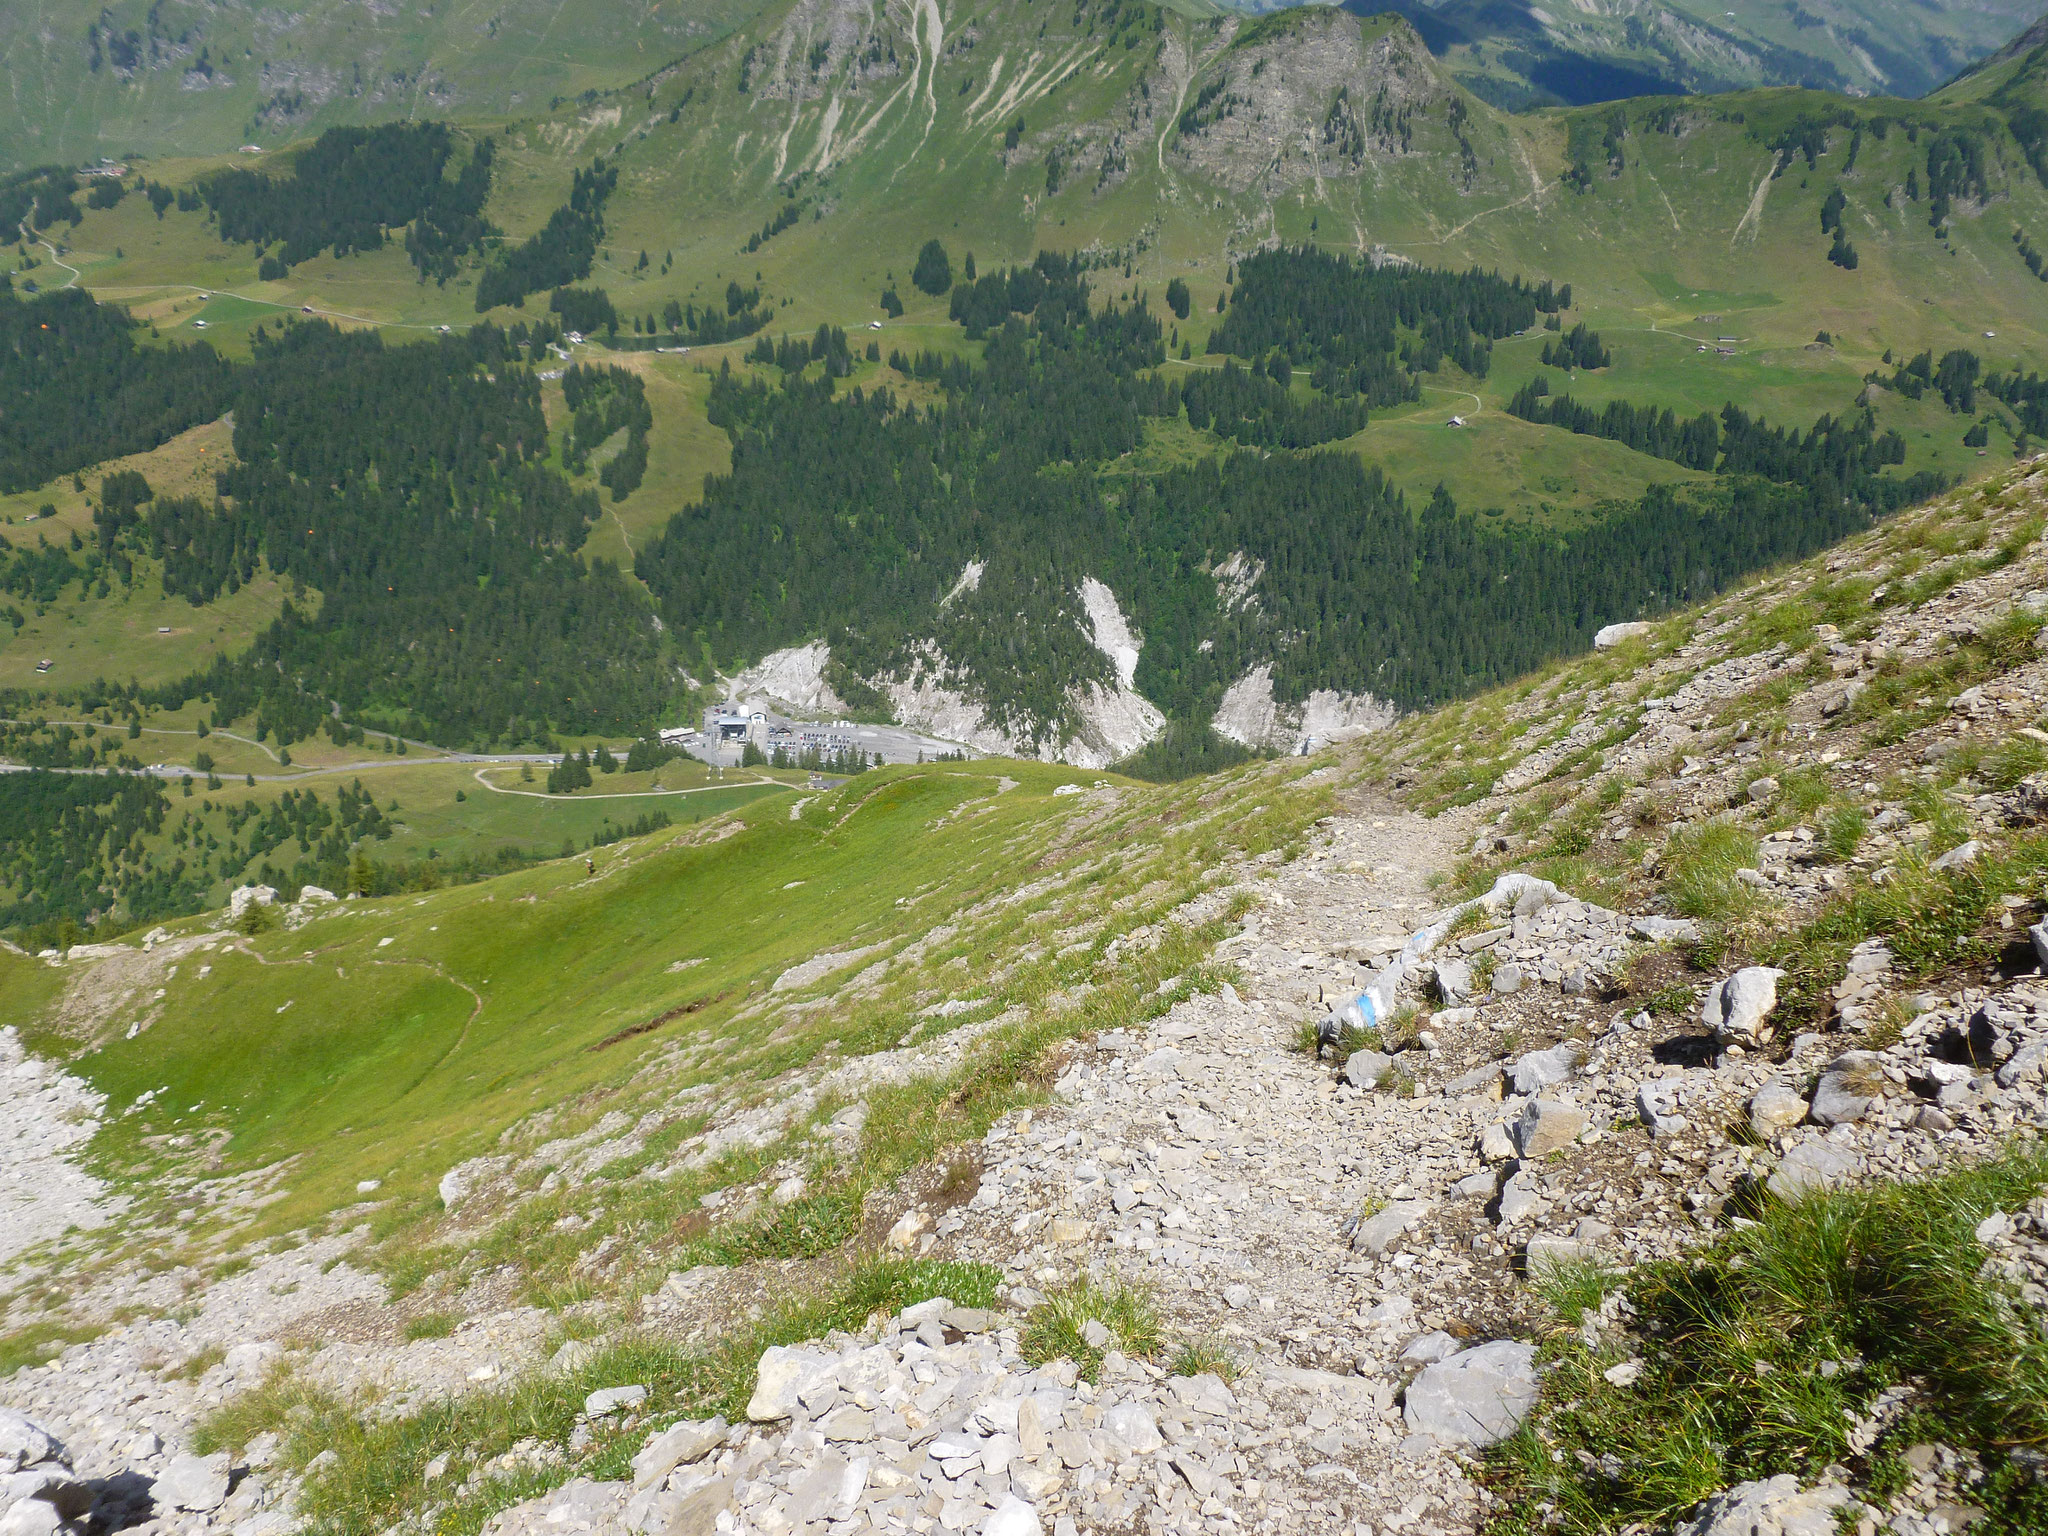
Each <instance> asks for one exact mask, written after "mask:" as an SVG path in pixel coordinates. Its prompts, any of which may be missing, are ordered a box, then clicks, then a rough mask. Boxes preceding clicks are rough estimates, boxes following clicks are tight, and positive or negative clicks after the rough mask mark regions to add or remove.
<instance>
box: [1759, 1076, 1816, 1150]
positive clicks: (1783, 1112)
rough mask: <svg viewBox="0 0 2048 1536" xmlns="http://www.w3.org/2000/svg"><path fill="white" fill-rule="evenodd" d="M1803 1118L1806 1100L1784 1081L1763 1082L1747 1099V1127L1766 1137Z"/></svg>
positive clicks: (1789, 1126) (1788, 1128)
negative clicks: (1748, 1099) (1754, 1095)
mask: <svg viewBox="0 0 2048 1536" xmlns="http://www.w3.org/2000/svg"><path fill="white" fill-rule="evenodd" d="M1805 1118H1806V1100H1805V1099H1803V1098H1801V1097H1800V1096H1799V1094H1798V1093H1797V1092H1795V1091H1794V1090H1793V1089H1792V1088H1790V1087H1789V1086H1787V1085H1786V1084H1784V1083H1777V1082H1772V1083H1765V1084H1764V1085H1763V1087H1761V1088H1759V1089H1758V1090H1757V1092H1756V1097H1754V1098H1753V1099H1751V1100H1750V1101H1749V1128H1750V1129H1751V1130H1752V1131H1755V1132H1756V1133H1757V1135H1759V1136H1762V1137H1765V1138H1766V1139H1768V1138H1769V1137H1772V1136H1775V1135H1777V1134H1778V1132H1780V1131H1787V1130H1790V1129H1791V1128H1792V1127H1793V1126H1795V1125H1797V1124H1798V1123H1799V1122H1800V1121H1802V1120H1804V1119H1805Z"/></svg>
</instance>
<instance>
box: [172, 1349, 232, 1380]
mask: <svg viewBox="0 0 2048 1536" xmlns="http://www.w3.org/2000/svg"><path fill="white" fill-rule="evenodd" d="M227 1357H228V1352H227V1351H226V1350H225V1349H223V1348H221V1346H220V1345H218V1344H209V1345H207V1346H206V1347H205V1348H204V1349H196V1350H194V1351H193V1352H192V1353H191V1354H189V1355H187V1356H186V1357H185V1358H184V1359H183V1360H180V1361H179V1362H178V1363H177V1364H176V1365H174V1366H171V1367H169V1368H168V1369H166V1370H163V1371H159V1372H158V1373H157V1374H158V1375H160V1376H162V1377H164V1378H165V1379H166V1380H169V1381H197V1380H198V1379H199V1378H200V1377H202V1376H204V1375H205V1374H206V1373H207V1372H208V1371H210V1370H212V1369H213V1368H214V1367H215V1366H216V1365H219V1364H220V1363H221V1361H223V1360H225V1359H227Z"/></svg>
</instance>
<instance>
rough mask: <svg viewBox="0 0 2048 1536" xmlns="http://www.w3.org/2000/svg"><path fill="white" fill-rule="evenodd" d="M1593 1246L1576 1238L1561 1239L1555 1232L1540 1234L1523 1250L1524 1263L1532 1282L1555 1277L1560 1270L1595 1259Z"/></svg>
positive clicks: (1531, 1239)
mask: <svg viewBox="0 0 2048 1536" xmlns="http://www.w3.org/2000/svg"><path fill="white" fill-rule="evenodd" d="M1595 1256H1596V1255H1595V1253H1594V1250H1593V1245H1592V1244H1591V1243H1589V1242H1581V1241H1580V1240H1579V1239H1578V1238H1576V1237H1561V1236H1559V1235H1558V1234H1556V1233H1554V1232H1539V1233H1538V1234H1537V1235H1536V1236H1534V1237H1532V1238H1530V1239H1529V1243H1528V1246H1527V1248H1526V1249H1524V1250H1523V1254H1522V1261H1523V1263H1524V1265H1525V1266H1526V1267H1527V1270H1528V1274H1529V1278H1530V1279H1531V1280H1540V1279H1542V1278H1544V1277H1546V1276H1549V1275H1554V1274H1556V1273H1557V1272H1558V1271H1559V1270H1561V1269H1565V1270H1568V1269H1570V1268H1571V1267H1572V1266H1573V1265H1574V1264H1580V1263H1585V1262H1587V1261H1589V1260H1591V1259H1593V1258H1594V1257H1595Z"/></svg>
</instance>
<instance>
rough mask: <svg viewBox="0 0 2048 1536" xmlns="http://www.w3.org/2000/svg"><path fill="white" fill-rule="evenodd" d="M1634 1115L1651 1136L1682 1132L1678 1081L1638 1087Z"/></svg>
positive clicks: (1803, 1108) (1663, 1080) (1665, 1080)
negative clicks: (1645, 1126)
mask: <svg viewBox="0 0 2048 1536" xmlns="http://www.w3.org/2000/svg"><path fill="white" fill-rule="evenodd" d="M1799 1110H1800V1113H1801V1114H1804V1113H1805V1112H1806V1106H1805V1104H1803V1103H1802V1104H1801V1105H1800V1106H1799ZM1636 1113H1637V1114H1639V1115H1641V1116H1642V1117H1643V1124H1645V1125H1647V1126H1648V1127H1649V1128H1650V1134H1651V1135H1652V1136H1676V1135H1677V1134H1678V1133H1679V1132H1680V1131H1682V1130H1684V1129H1685V1128H1686V1124H1687V1122H1686V1118H1685V1116H1683V1115H1681V1114H1680V1113H1678V1079H1676V1078H1668V1077H1660V1078H1653V1079H1652V1080H1651V1081H1649V1082H1647V1083H1644V1084H1642V1085H1641V1086H1640V1087H1638V1088H1637V1089H1636Z"/></svg>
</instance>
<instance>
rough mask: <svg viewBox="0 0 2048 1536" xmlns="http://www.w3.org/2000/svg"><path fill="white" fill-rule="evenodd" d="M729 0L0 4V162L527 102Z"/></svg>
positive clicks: (236, 142)
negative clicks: (284, 5)
mask: <svg viewBox="0 0 2048 1536" xmlns="http://www.w3.org/2000/svg"><path fill="white" fill-rule="evenodd" d="M751 14H752V7H751V6H749V5H748V4H746V3H744V0H741V3H733V4H725V3H719V0H712V3H698V4H693V5H691V6H689V7H687V8H678V7H673V6H669V7H664V6H661V5H659V4H650V3H645V0H624V3H618V4H613V3H609V0H607V3H605V4H602V5H595V6H583V7H580V8H579V9H578V10H577V12H576V13H575V16H574V19H573V21H572V20H571V18H570V17H569V16H568V15H567V14H566V13H565V12H564V11H563V9H562V7H561V6H559V5H550V4H541V3H537V0H513V3H511V4H509V5H497V6H492V7H489V8H484V7H478V6H439V7H427V8H417V7H412V8H404V9H400V8H398V7H383V6H359V5H329V4H325V3H313V4H305V5H301V6H299V7H297V8H295V9H292V10H288V11H280V12H265V13H263V14H262V15H261V16H260V17H259V16H258V15H257V13H255V12H253V11H248V10H244V9H240V8H234V7H226V8H223V7H215V6H203V5H185V4H169V5H165V4H151V3H145V0H117V3H115V4H112V5H102V4H99V3H97V0H94V3H89V4H88V3H85V0H50V3H45V4H37V5H26V6H8V7H6V8H5V9H4V10H0V69H4V70H5V72H6V75H7V79H8V86H9V89H8V97H7V108H6V111H5V113H4V114H0V167H4V168H8V169H13V168H16V167H22V166H30V165H43V164H50V163H53V162H54V163H60V164H68V163H74V162H80V161H93V160H98V159H101V158H102V157H106V158H112V159H125V158H127V157H129V156H132V155H137V154H164V153H185V154H221V153H226V152H228V151H232V150H234V149H237V148H239V147H240V146H242V145H244V144H251V143H253V144H258V145H261V146H263V147H264V148H273V147H275V146H277V145H279V144H282V143H288V142H291V141H294V140H298V139H303V138H308V137H310V136H311V135H313V134H315V133H317V132H319V130H320V129H322V128H325V127H329V126H331V125H333V124H336V123H363V122H378V121H383V120H387V119H391V118H407V117H417V116H421V115H425V114H434V115H440V116H458V117H473V116H487V115H490V114H493V113H499V112H507V111H518V110H521V109H525V110H532V109H534V108H536V107H545V106H546V105H547V104H548V103H549V102H550V101H552V100H555V99H558V98H566V97H571V96H576V95H580V94H581V93H583V92H585V91H590V90H599V91H602V90H609V89H611V88H613V87H616V86H619V85H622V84H624V83H626V82H627V81H629V80H634V79H638V78H639V77H641V76H643V75H646V74H647V73H649V72H650V71H652V70H654V69H657V68H660V67H661V66H662V65H664V64H666V63H668V62H669V61H670V60H671V59H674V58H676V57H678V56H680V55H684V54H687V53H689V52H690V51H691V50H692V49H695V48H701V47H703V46H704V45H705V44H706V43H709V42H712V41H715V40H716V39H718V38H719V37H722V36H724V35H725V34H726V33H727V32H728V31H729V30H730V29H731V28H732V27H733V26H735V25H737V24H739V23H741V22H743V21H744V20H746V19H747V17H748V16H750V15H751Z"/></svg>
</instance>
